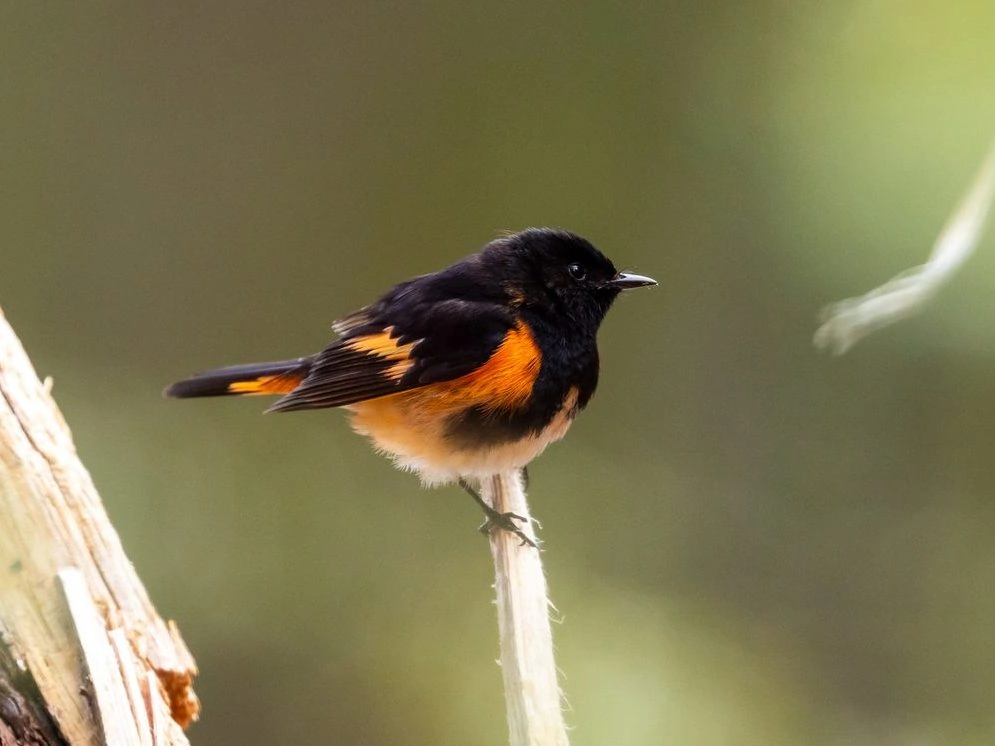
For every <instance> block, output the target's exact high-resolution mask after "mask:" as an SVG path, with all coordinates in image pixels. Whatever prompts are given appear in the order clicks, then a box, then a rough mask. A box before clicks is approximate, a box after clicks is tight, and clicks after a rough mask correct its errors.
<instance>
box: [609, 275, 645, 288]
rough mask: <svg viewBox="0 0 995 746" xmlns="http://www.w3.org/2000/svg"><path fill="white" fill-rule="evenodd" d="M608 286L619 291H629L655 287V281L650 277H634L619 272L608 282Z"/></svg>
mask: <svg viewBox="0 0 995 746" xmlns="http://www.w3.org/2000/svg"><path fill="white" fill-rule="evenodd" d="M608 284H609V285H611V286H613V287H616V288H618V289H619V290H629V289H630V288H641V287H645V286H646V285H656V280H654V279H653V278H652V277H644V276H643V275H634V274H632V273H631V272H619V273H618V274H617V275H615V276H614V277H613V278H611V279H610V280H609V281H608Z"/></svg>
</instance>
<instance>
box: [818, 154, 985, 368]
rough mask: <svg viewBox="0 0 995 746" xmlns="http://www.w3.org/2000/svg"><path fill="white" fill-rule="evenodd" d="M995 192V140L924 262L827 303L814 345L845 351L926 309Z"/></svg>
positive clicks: (968, 247) (974, 239) (976, 233)
mask: <svg viewBox="0 0 995 746" xmlns="http://www.w3.org/2000/svg"><path fill="white" fill-rule="evenodd" d="M993 196H995V144H993V145H992V148H991V150H990V151H989V153H988V157H987V158H986V159H985V162H984V164H983V165H982V166H981V170H980V171H979V172H978V176H977V177H976V178H975V180H974V183H973V184H972V185H971V188H970V189H968V191H967V193H966V194H965V195H964V197H963V199H962V200H961V202H960V204H959V205H958V206H957V209H956V211H955V212H954V214H953V215H952V216H951V217H950V219H949V220H948V221H947V224H946V226H944V228H943V232H942V233H940V236H939V238H937V239H936V243H935V244H934V245H933V251H932V253H930V255H929V259H928V260H927V262H926V263H925V264H922V265H920V266H918V267H912V268H911V269H908V270H906V271H905V272H902V273H901V274H900V275H898V276H897V277H895V278H893V279H891V280H889V281H888V282H886V283H885V284H884V285H881V286H880V287H878V288H875V289H874V290H872V291H871V292H869V293H867V295H863V296H861V297H859V298H847V299H846V300H842V301H840V302H838V303H834V304H833V305H831V306H828V307H827V308H825V309H824V310H823V312H822V314H821V321H822V326H820V327H819V329H818V331H816V333H815V340H814V341H815V346H816V347H818V348H819V349H821V350H826V349H828V350H829V351H830V352H832V353H833V354H834V355H842V354H843V353H844V352H846V351H847V350H849V349H850V348H851V347H852V346H853V345H854V344H856V343H857V342H859V341H860V340H861V339H862V338H864V337H866V336H867V335H868V334H870V333H871V332H873V331H875V330H876V329H880V328H881V327H884V326H888V325H889V324H893V323H894V322H896V321H899V320H901V319H903V318H905V317H906V316H909V315H911V314H912V313H914V312H916V311H917V310H919V308H921V307H922V306H923V305H924V304H925V303H926V301H928V300H929V299H930V298H932V297H933V295H934V294H935V293H936V292H937V291H938V290H939V289H940V287H941V286H942V285H943V283H945V282H947V281H948V280H949V279H950V278H951V277H953V275H954V274H955V273H956V272H957V270H958V269H960V267H961V265H963V264H964V262H965V261H966V260H967V258H968V257H969V256H971V254H972V253H973V252H974V249H975V247H976V246H977V244H978V240H979V239H980V237H981V231H982V229H983V228H984V226H985V220H986V219H987V217H988V212H989V208H990V207H991V203H992V197H993Z"/></svg>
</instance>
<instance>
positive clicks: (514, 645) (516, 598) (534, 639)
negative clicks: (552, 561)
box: [481, 472, 569, 746]
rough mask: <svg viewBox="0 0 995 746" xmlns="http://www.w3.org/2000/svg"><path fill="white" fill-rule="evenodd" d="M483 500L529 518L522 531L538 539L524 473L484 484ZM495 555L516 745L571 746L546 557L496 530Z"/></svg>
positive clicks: (504, 661) (506, 681)
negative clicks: (559, 681) (556, 654)
mask: <svg viewBox="0 0 995 746" xmlns="http://www.w3.org/2000/svg"><path fill="white" fill-rule="evenodd" d="M481 497H483V499H484V500H486V501H487V502H488V503H489V504H490V505H491V506H492V507H493V508H494V509H495V510H497V511H498V512H500V513H507V512H511V513H516V514H518V515H520V516H522V517H523V518H525V519H526V521H525V523H524V525H523V526H522V530H523V531H524V532H525V533H526V534H527V535H528V536H529V538H530V539H532V540H533V541H535V532H534V531H533V528H532V519H531V518H530V516H529V506H528V503H527V502H526V499H525V489H524V486H523V485H522V478H521V475H520V473H518V472H512V473H509V474H499V475H497V476H494V477H491V478H490V479H485V480H483V483H482V484H481ZM536 543H538V542H536ZM491 555H492V556H493V558H494V581H495V582H494V587H495V590H496V591H497V608H498V631H499V633H500V636H501V673H502V676H503V677H504V695H505V704H506V706H507V712H508V728H509V732H510V743H511V746H567V744H568V743H569V741H568V739H567V729H566V725H565V723H564V722H563V712H562V709H561V706H560V701H561V699H562V693H561V692H560V687H559V685H558V684H557V681H556V660H555V658H554V655H553V633H552V629H551V628H550V620H549V612H550V610H551V609H552V605H551V604H550V602H549V598H548V594H547V592H546V576H545V575H544V574H543V571H542V558H541V554H540V552H539V550H538V549H536V548H535V547H531V546H528V545H527V544H526V545H523V544H522V542H521V540H520V539H519V537H517V536H515V535H514V534H513V533H511V532H509V531H492V532H491Z"/></svg>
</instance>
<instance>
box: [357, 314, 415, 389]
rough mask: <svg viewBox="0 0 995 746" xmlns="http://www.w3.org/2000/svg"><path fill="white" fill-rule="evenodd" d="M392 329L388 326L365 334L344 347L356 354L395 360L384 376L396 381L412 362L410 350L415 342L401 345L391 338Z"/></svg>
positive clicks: (409, 367)
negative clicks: (374, 332)
mask: <svg viewBox="0 0 995 746" xmlns="http://www.w3.org/2000/svg"><path fill="white" fill-rule="evenodd" d="M393 333H394V327H393V326H388V327H387V328H386V329H384V330H383V331H382V332H379V333H378V334H367V335H366V336H363V337H356V338H355V339H350V340H349V341H348V342H347V343H346V344H345V346H346V347H348V348H349V349H350V350H355V351H356V352H365V353H366V354H368V355H376V356H377V357H381V358H384V359H386V360H396V361H397V362H395V363H394V364H393V365H392V366H390V367H389V368H388V369H387V370H386V371H385V374H386V375H387V377H388V378H391V379H393V380H395V381H396V380H398V379H399V378H401V377H402V376H403V375H404V374H405V373H407V372H408V371H409V370H410V369H411V366H412V365H414V361H413V360H412V359H411V350H412V349H413V348H414V346H415V345H416V344H417V342H407V343H405V344H401V343H400V340H399V339H398V338H397V337H394V336H392V335H393Z"/></svg>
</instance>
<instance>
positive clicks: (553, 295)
mask: <svg viewBox="0 0 995 746" xmlns="http://www.w3.org/2000/svg"><path fill="white" fill-rule="evenodd" d="M655 284H656V281H655V280H652V279H651V278H649V277H642V276H640V275H635V274H629V273H625V272H618V271H616V270H615V266H614V265H613V264H612V263H611V261H610V260H609V259H608V258H607V257H606V256H604V254H602V253H601V252H600V251H598V250H597V249H596V248H595V247H594V246H592V245H591V244H590V243H589V242H588V241H587V240H585V239H583V238H581V237H580V236H577V235H575V234H573V233H569V232H567V231H563V230H555V229H551V228H530V229H528V230H525V231H522V232H521V233H515V234H512V235H507V236H503V237H501V238H498V239H496V240H494V241H491V242H490V243H489V244H487V245H486V246H484V248H483V249H481V250H480V251H479V252H477V253H476V254H472V255H470V256H468V257H466V258H465V259H462V260H461V261H458V262H456V263H455V264H453V265H452V266H450V267H447V268H446V269H443V270H441V271H439V272H434V273H432V274H427V275H422V276H420V277H415V278H414V279H411V280H407V281H405V282H402V283H401V284H399V285H396V286H395V287H394V288H392V289H391V290H389V291H387V293H385V294H384V295H383V296H381V297H380V298H379V299H378V300H376V301H375V302H373V303H371V304H370V305H368V306H365V307H363V308H361V309H359V310H358V311H356V312H354V313H351V314H349V315H348V316H344V317H343V318H341V319H339V320H338V321H336V322H335V323H334V324H333V325H332V328H333V329H334V330H335V331H336V332H337V333H338V334H339V339H337V340H335V341H334V342H332V343H331V344H330V345H328V347H326V348H325V349H324V350H322V351H321V352H319V353H318V354H316V355H310V356H308V357H301V358H297V359H295V360H284V361H281V362H275V363H254V364H249V365H234V366H230V367H227V368H219V369H217V370H211V371H207V372H205V373H201V374H199V375H196V376H194V377H193V378H189V379H187V380H185V381H179V382H178V383H174V384H173V385H172V386H170V387H169V388H167V389H166V391H165V395H166V396H169V397H178V398H185V397H195V396H226V395H244V394H278V395H282V398H280V399H279V400H278V401H277V402H276V403H275V404H273V405H272V406H271V407H270V408H269V409H268V410H267V411H269V412H290V411H294V410H299V409H320V408H324V407H344V408H345V409H347V410H348V411H349V412H350V413H351V415H352V426H353V428H354V429H355V430H356V431H357V432H359V433H361V434H363V435H367V436H369V438H370V439H371V440H372V441H373V444H374V445H375V446H376V448H377V450H379V451H381V452H383V453H385V454H387V455H388V456H390V457H391V458H392V459H393V460H394V463H395V464H396V465H397V466H398V467H400V468H402V469H409V470H411V471H415V472H418V474H419V475H420V476H421V479H422V481H423V482H424V483H425V484H427V485H434V484H442V483H446V482H454V481H455V482H459V483H460V484H461V485H462V486H463V487H464V488H466V489H467V491H468V492H469V493H470V494H471V495H472V496H473V497H474V499H476V500H477V502H478V503H480V505H481V507H482V508H483V509H484V511H485V513H486V514H487V518H488V520H487V522H486V523H485V527H486V528H490V527H494V526H497V527H500V528H504V529H506V530H509V531H513V532H514V533H516V534H517V535H519V536H520V537H521V538H522V539H523V540H524V541H528V539H527V538H526V537H525V535H524V534H523V533H522V532H521V531H520V530H519V529H518V528H517V526H516V524H515V523H514V519H517V518H519V516H515V515H513V514H502V513H498V512H497V511H495V510H494V509H493V508H492V507H491V506H489V505H487V504H486V503H485V502H484V501H483V500H482V499H481V498H480V496H479V494H477V492H476V490H474V489H473V487H472V486H471V485H470V483H469V481H468V480H470V479H482V478H484V477H488V476H491V475H494V474H497V473H500V472H505V471H509V470H513V469H524V468H525V467H526V466H527V464H528V463H529V462H530V461H532V459H534V458H535V457H536V456H538V455H539V454H540V453H542V451H543V449H545V448H546V446H548V445H549V444H550V443H552V442H554V441H557V440H559V439H560V438H562V437H563V436H564V435H565V434H566V432H567V429H568V428H569V427H570V424H571V422H573V419H574V417H575V416H576V415H577V412H578V411H580V410H581V409H583V408H584V407H585V406H586V405H587V403H588V401H589V400H590V398H591V395H592V394H594V389H595V387H596V386H597V384H598V348H597V341H596V335H597V331H598V327H599V326H600V324H601V321H602V319H603V318H604V316H605V314H606V313H607V311H608V309H609V308H610V307H611V305H612V302H613V301H614V300H615V298H616V297H617V296H618V294H619V293H620V292H621V291H622V290H626V289H629V288H636V287H642V286H644V285H655ZM529 543H531V542H529Z"/></svg>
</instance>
